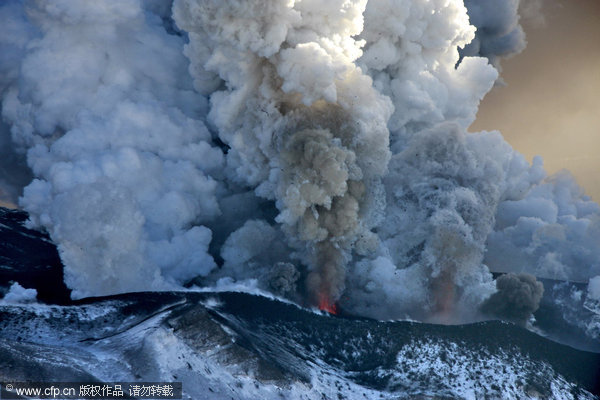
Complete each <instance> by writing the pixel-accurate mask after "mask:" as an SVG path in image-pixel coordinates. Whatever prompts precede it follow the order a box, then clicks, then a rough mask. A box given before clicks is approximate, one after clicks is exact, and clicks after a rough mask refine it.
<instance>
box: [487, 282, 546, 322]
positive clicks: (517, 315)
mask: <svg viewBox="0 0 600 400" xmlns="http://www.w3.org/2000/svg"><path fill="white" fill-rule="evenodd" d="M496 288H497V289H498V291H497V292H495V293H494V294H492V295H491V296H490V297H489V298H488V299H486V300H485V301H484V302H483V303H482V304H481V311H482V312H483V313H484V314H487V315H490V316H494V317H499V318H502V319H506V320H509V321H513V322H516V323H519V324H522V325H525V323H526V322H527V320H528V319H529V317H531V315H532V314H533V313H534V312H535V311H536V310H537V309H538V307H539V305H540V300H541V299H542V295H543V294H544V285H543V284H542V283H541V282H538V281H536V279H535V276H533V275H530V274H513V273H508V274H505V275H501V276H499V277H498V279H496Z"/></svg>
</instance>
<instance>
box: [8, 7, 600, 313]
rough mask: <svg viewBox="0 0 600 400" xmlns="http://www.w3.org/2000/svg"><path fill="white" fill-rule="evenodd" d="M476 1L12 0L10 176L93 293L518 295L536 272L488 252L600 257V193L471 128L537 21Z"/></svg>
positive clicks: (598, 270)
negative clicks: (224, 289)
mask: <svg viewBox="0 0 600 400" xmlns="http://www.w3.org/2000/svg"><path fill="white" fill-rule="evenodd" d="M465 4H466V5H467V7H468V8H469V10H468V13H467V8H465ZM465 4H463V2H462V1H459V0H451V1H447V0H446V1H429V0H394V1H383V0H381V1H379V0H377V1H376V0H370V1H367V0H328V1H327V2H323V1H316V0H248V1H238V0H175V1H173V2H171V1H170V0H164V1H161V0H155V1H141V0H123V1H118V2H112V1H96V2H73V1H70V0H56V1H53V2H46V1H41V0H39V1H36V0H23V1H18V0H11V1H6V2H3V3H2V5H0V16H1V17H2V20H6V21H10V24H2V25H1V26H0V33H1V34H0V72H2V75H1V76H0V95H1V101H2V117H3V121H4V125H0V143H6V144H7V145H6V146H3V148H2V151H1V154H10V155H11V157H13V159H14V160H16V161H15V162H14V163H13V162H11V163H9V164H6V167H4V165H5V164H4V161H3V164H0V169H1V170H2V171H5V172H4V175H7V176H3V177H1V178H0V190H3V193H4V194H0V196H5V197H6V198H7V199H9V200H10V199H12V201H14V200H15V198H16V196H19V195H20V193H21V192H22V196H21V197H20V198H19V205H20V206H21V207H23V208H24V209H25V210H27V211H28V212H29V213H30V215H31V220H30V224H31V225H33V226H38V227H40V228H43V229H46V230H47V231H48V232H49V234H50V235H51V237H52V239H53V240H54V241H55V242H56V243H57V245H58V247H59V251H60V255H61V258H62V260H63V262H64V264H65V280H66V283H67V285H68V286H69V287H71V288H72V289H74V292H73V295H74V296H75V297H82V296H89V295H102V294H109V293H119V292H126V291H137V290H170V289H181V288H183V285H188V284H192V283H193V284H196V285H213V284H216V285H225V284H227V283H232V282H233V283H235V284H236V285H238V286H240V285H248V286H253V285H258V286H259V287H261V288H262V289H266V290H271V291H273V292H275V293H278V294H280V295H283V296H287V297H289V298H292V299H295V300H297V301H299V302H301V303H303V304H310V305H321V306H323V307H325V308H329V306H331V305H333V303H335V302H339V305H340V306H341V307H343V308H344V309H346V310H348V311H350V312H355V313H359V314H363V315H368V316H372V317H377V318H399V317H405V316H408V317H412V318H421V319H425V320H431V321H443V322H457V321H465V320H472V319H474V318H478V317H480V316H481V315H480V310H484V311H485V312H493V313H495V315H500V316H503V315H504V316H506V315H508V314H510V313H517V314H518V313H519V311H518V309H519V307H521V305H523V304H534V303H536V300H535V299H536V296H537V294H536V293H538V292H536V291H535V290H533V292H534V294H536V295H532V296H529V297H527V296H528V295H526V294H525V292H526V290H521V289H519V290H515V291H510V290H507V289H505V288H504V286H502V285H503V283H502V282H504V281H505V280H506V279H509V278H502V280H498V281H497V282H496V284H495V282H494V280H493V279H492V275H491V273H490V269H491V270H492V271H494V272H498V271H500V272H528V273H531V274H533V275H535V276H543V277H558V278H561V279H578V280H587V279H589V278H590V277H592V276H595V275H600V243H598V241H597V237H598V234H599V229H600V228H599V224H600V222H599V221H600V208H599V206H598V205H597V204H595V203H593V202H591V201H590V200H589V198H587V197H585V196H584V194H583V193H582V192H581V190H580V189H579V187H578V186H577V185H576V183H575V182H574V180H573V179H572V178H571V177H570V176H568V175H559V176H556V177H551V178H547V177H546V176H545V172H544V170H543V167H542V163H541V160H539V159H536V160H534V162H533V164H529V163H528V162H527V161H526V160H525V159H524V157H523V156H521V155H520V154H518V153H516V152H515V151H514V150H513V149H512V148H511V147H510V145H508V144H507V143H506V142H505V141H504V140H503V138H502V136H501V135H500V133H498V132H480V133H474V134H470V133H467V131H466V129H467V128H468V127H469V125H470V124H471V123H472V122H473V120H474V118H475V115H476V112H477V107H478V104H479V101H480V100H481V99H482V98H483V96H484V95H485V94H486V93H487V92H488V91H489V90H490V88H491V87H492V86H493V85H494V83H495V81H496V80H497V78H498V72H497V70H496V69H495V68H494V65H496V66H497V62H496V61H495V60H496V58H495V57H503V56H506V55H507V54H509V53H512V52H516V51H518V50H520V49H521V47H522V45H523V43H524V39H523V36H522V30H520V28H519V26H518V16H517V9H518V2H516V1H510V0H506V1H494V2H475V1H473V2H470V1H469V2H466V3H465ZM499 11H501V12H499ZM471 23H472V24H475V25H476V26H477V30H476V28H475V26H473V25H471ZM469 46H470V47H469ZM460 49H463V50H460ZM459 50H460V51H461V53H459ZM479 56H484V57H487V58H489V60H491V61H492V64H493V65H490V63H489V62H488V59H486V58H483V57H479ZM4 127H6V129H5V128H4ZM9 129H10V133H9ZM18 160H21V162H20V163H19V162H18ZM24 160H26V165H25V163H24ZM32 177H33V179H32ZM488 267H489V268H488ZM508 276H509V277H511V276H512V275H508ZM519 279H520V278H519ZM519 282H521V283H520V284H519V285H520V286H519V285H517V286H518V287H519V288H520V287H525V286H524V285H527V279H525V280H523V279H521V280H520V281H519ZM501 283H502V284H501ZM509 286H510V285H509ZM529 286H531V285H529ZM532 287H533V289H535V288H537V286H536V285H535V284H533V286H532ZM513 293H515V294H521V293H522V294H523V298H522V299H513V300H510V301H509V300H507V296H508V297H510V298H511V299H512V298H513V297H511V296H513ZM517 297H519V296H517ZM494 299H498V300H494ZM537 301H539V298H538V299H537ZM492 302H497V303H498V304H500V303H501V305H497V306H495V309H500V308H501V307H506V309H504V311H493V310H492V311H490V310H491V309H490V308H489V307H491V306H490V305H489V304H490V303H492ZM482 304H484V306H482ZM534 308H535V307H533V306H532V307H529V308H525V309H526V310H527V313H530V312H531V311H532V310H533V309H534ZM511 310H512V311H511ZM515 310H516V311H515ZM502 313H504V314H502ZM511 315H512V314H511ZM515 315H516V314H515ZM524 315H525V312H523V313H521V314H518V316H515V317H514V319H516V320H519V321H522V320H523V319H524V318H526V317H525V316H524ZM527 315H529V314H527Z"/></svg>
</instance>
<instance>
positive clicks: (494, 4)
mask: <svg viewBox="0 0 600 400" xmlns="http://www.w3.org/2000/svg"><path fill="white" fill-rule="evenodd" d="M465 6H466V7H467V9H468V14H469V20H470V22H471V24H473V25H474V26H475V27H477V33H476V35H475V38H474V39H473V40H472V41H471V43H469V44H468V45H467V46H466V47H465V48H464V49H463V50H462V51H461V55H462V56H467V57H468V56H471V57H472V56H481V57H486V58H487V59H488V60H489V61H490V63H492V65H494V66H495V67H496V68H497V69H498V70H500V60H501V59H502V58H507V57H510V56H513V55H515V54H518V53H520V52H521V51H523V50H524V49H525V46H526V45H527V42H526V40H525V32H524V31H523V28H522V27H521V25H520V24H519V19H520V15H519V14H520V13H519V11H520V9H523V10H524V11H525V12H526V13H527V14H528V15H529V14H532V13H534V12H535V11H537V12H540V1H539V0H506V1H494V0H465Z"/></svg>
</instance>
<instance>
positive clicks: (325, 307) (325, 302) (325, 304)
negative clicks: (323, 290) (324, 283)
mask: <svg viewBox="0 0 600 400" xmlns="http://www.w3.org/2000/svg"><path fill="white" fill-rule="evenodd" d="M319 310H321V311H327V312H328V313H329V314H337V313H338V309H337V305H336V304H335V303H332V302H331V301H330V300H329V299H328V297H327V296H320V297H319Z"/></svg>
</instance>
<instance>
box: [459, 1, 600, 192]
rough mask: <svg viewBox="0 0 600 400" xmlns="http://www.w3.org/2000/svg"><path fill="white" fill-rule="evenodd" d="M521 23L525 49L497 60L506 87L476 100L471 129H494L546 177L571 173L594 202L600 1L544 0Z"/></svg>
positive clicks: (599, 169)
mask: <svg viewBox="0 0 600 400" xmlns="http://www.w3.org/2000/svg"><path fill="white" fill-rule="evenodd" d="M543 4H544V7H543V15H544V19H545V23H544V24H541V25H540V24H539V21H535V20H534V21H532V20H527V19H525V20H524V21H523V25H524V27H525V30H526V33H527V42H528V44H527V48H526V49H525V50H524V51H523V52H522V53H521V54H519V55H517V56H515V57H513V58H511V59H509V60H504V61H503V63H502V68H503V71H502V76H503V78H504V80H505V82H506V83H507V86H505V87H496V88H494V89H493V90H492V92H491V93H489V94H488V95H487V96H486V97H485V99H484V100H483V102H482V104H481V107H480V109H479V113H478V118H477V121H476V122H475V123H474V124H473V126H472V127H471V130H472V131H478V130H484V129H485V130H493V129H498V130H500V131H501V132H502V133H503V135H504V137H505V138H506V140H508V141H509V142H510V143H511V144H512V145H513V146H514V147H515V148H516V149H517V150H519V151H520V152H521V153H523V154H524V155H525V156H526V157H527V158H528V159H529V160H531V158H532V157H533V156H535V155H541V156H542V157H543V158H544V164H545V166H546V169H547V171H548V172H549V173H554V172H556V171H558V170H560V169H562V168H566V169H568V170H570V171H571V172H572V173H573V174H574V175H575V177H576V178H577V181H578V182H579V183H580V184H581V185H582V186H583V187H584V189H585V191H586V194H588V195H590V196H592V198H594V200H596V201H600V152H599V150H600V1H599V0H568V1H567V0H545V1H544V3H543Z"/></svg>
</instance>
